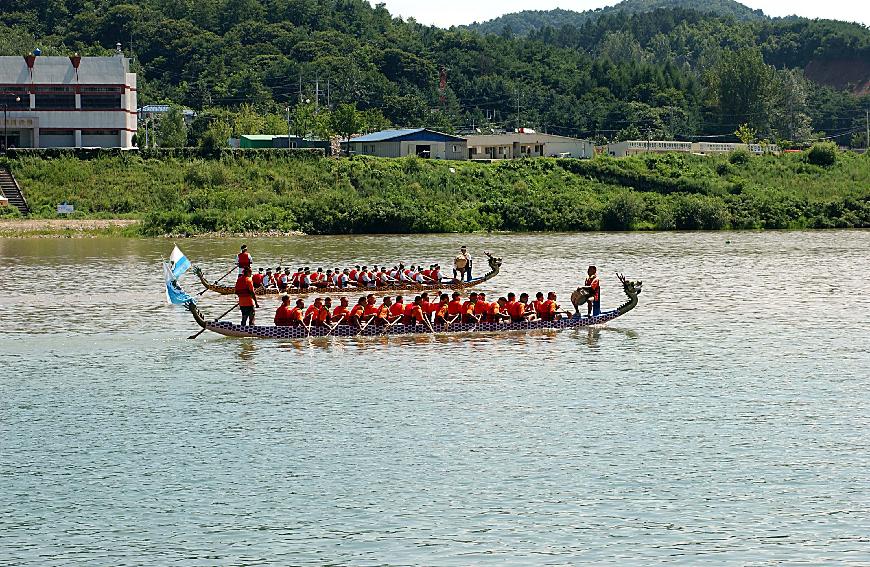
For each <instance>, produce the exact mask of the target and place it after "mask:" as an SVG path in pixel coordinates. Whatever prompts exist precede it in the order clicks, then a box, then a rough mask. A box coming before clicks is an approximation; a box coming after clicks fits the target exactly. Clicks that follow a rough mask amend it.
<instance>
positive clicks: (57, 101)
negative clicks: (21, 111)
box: [34, 87, 76, 110]
mask: <svg viewBox="0 0 870 567" xmlns="http://www.w3.org/2000/svg"><path fill="white" fill-rule="evenodd" d="M38 89H39V90H37V91H36V97H35V98H36V103H35V106H34V108H36V109H37V110H75V108H76V95H75V92H74V91H73V90H72V88H71V87H38Z"/></svg>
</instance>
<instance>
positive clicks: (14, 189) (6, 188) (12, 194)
mask: <svg viewBox="0 0 870 567" xmlns="http://www.w3.org/2000/svg"><path fill="white" fill-rule="evenodd" d="M0 194H2V195H3V197H4V198H5V199H6V200H7V201H8V202H9V205H11V206H13V207H16V208H17V209H18V210H19V211H21V214H22V215H26V214H28V213H29V212H30V207H29V206H28V205H27V200H26V199H25V198H24V193H22V192H21V187H20V186H19V185H18V181H16V180H15V177H14V176H13V175H12V172H11V171H9V170H8V169H7V168H5V167H3V166H0Z"/></svg>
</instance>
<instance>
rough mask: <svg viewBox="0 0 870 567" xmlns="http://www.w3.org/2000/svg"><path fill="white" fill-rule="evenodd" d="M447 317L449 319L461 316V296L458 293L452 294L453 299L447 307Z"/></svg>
mask: <svg viewBox="0 0 870 567" xmlns="http://www.w3.org/2000/svg"><path fill="white" fill-rule="evenodd" d="M447 315H448V316H449V317H451V318H454V317H456V316H458V315H462V296H461V295H460V294H459V292H458V291H454V292H453V299H451V300H450V303H449V304H448V306H447Z"/></svg>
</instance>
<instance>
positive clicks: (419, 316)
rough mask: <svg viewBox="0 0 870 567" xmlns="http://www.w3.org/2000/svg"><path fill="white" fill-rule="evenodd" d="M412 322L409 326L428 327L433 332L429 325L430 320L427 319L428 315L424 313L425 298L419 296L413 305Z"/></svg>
mask: <svg viewBox="0 0 870 567" xmlns="http://www.w3.org/2000/svg"><path fill="white" fill-rule="evenodd" d="M410 316H411V321H410V323H409V324H411V325H426V326H427V327H429V329H430V330H431V326H430V325H429V319H428V318H427V317H426V313H425V312H424V311H423V298H422V297H420V296H419V295H418V296H417V297H415V298H414V303H412V304H411V313H410Z"/></svg>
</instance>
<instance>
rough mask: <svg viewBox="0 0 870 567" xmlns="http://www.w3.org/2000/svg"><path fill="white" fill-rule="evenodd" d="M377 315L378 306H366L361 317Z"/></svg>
mask: <svg viewBox="0 0 870 567" xmlns="http://www.w3.org/2000/svg"><path fill="white" fill-rule="evenodd" d="M377 314H378V306H377V305H369V304H368V303H367V304H366V308H365V310H364V311H363V317H368V316H369V315H377Z"/></svg>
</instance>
